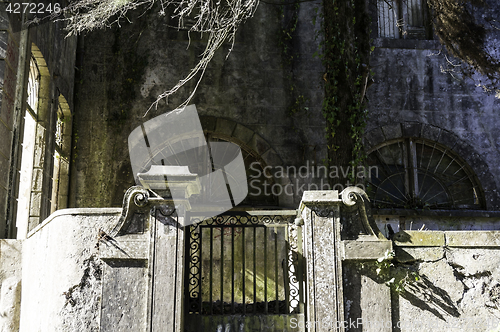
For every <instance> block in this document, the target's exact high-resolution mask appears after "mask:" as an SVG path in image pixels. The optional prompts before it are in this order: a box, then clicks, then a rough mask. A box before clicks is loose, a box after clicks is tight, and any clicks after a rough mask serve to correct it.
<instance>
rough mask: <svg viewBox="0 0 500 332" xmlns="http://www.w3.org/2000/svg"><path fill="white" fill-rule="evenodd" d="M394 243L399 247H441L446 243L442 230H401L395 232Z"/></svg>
mask: <svg viewBox="0 0 500 332" xmlns="http://www.w3.org/2000/svg"><path fill="white" fill-rule="evenodd" d="M394 244H395V245H397V246H399V247H441V246H444V245H445V236H444V232H442V231H400V232H398V233H396V234H394Z"/></svg>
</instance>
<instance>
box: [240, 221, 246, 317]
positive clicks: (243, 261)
mask: <svg viewBox="0 0 500 332" xmlns="http://www.w3.org/2000/svg"><path fill="white" fill-rule="evenodd" d="M241 234H243V236H242V237H241V252H242V255H241V257H242V264H243V267H242V270H241V272H242V275H243V277H242V283H243V287H242V293H243V315H245V314H246V312H247V306H246V299H247V298H246V294H245V255H246V253H245V227H243V228H242V229H241Z"/></svg>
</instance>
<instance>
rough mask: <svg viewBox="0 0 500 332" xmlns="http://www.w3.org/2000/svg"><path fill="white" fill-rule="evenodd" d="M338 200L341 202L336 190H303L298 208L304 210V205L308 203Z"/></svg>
mask: <svg viewBox="0 0 500 332" xmlns="http://www.w3.org/2000/svg"><path fill="white" fill-rule="evenodd" d="M340 202H342V200H341V199H340V198H339V192H338V190H314V191H305V192H304V195H303V196H302V201H301V202H300V208H299V210H300V211H302V210H304V207H305V206H308V205H312V206H315V205H327V204H334V203H340Z"/></svg>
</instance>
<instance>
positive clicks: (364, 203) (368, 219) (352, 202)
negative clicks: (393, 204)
mask: <svg viewBox="0 0 500 332" xmlns="http://www.w3.org/2000/svg"><path fill="white" fill-rule="evenodd" d="M340 197H341V198H342V202H343V203H344V205H345V210H347V211H348V212H350V213H356V212H357V214H358V215H359V218H358V219H359V221H358V222H360V223H361V227H360V229H363V230H364V233H365V235H367V236H368V237H370V238H371V240H373V241H384V240H387V239H386V238H385V236H384V235H383V234H382V233H381V232H380V230H379V229H378V227H377V224H376V223H375V220H374V219H373V216H372V213H371V207H370V199H369V198H368V195H367V194H366V192H365V191H364V190H362V189H361V188H359V187H347V188H345V189H344V190H342V192H341V193H340ZM351 207H352V208H351Z"/></svg>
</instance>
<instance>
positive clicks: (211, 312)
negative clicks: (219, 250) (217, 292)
mask: <svg viewBox="0 0 500 332" xmlns="http://www.w3.org/2000/svg"><path fill="white" fill-rule="evenodd" d="M213 238H214V229H213V228H210V315H213V314H214V301H213V297H212V283H213V282H214V280H213V269H212V266H214V264H213V258H214V257H213V255H214V241H213Z"/></svg>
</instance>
